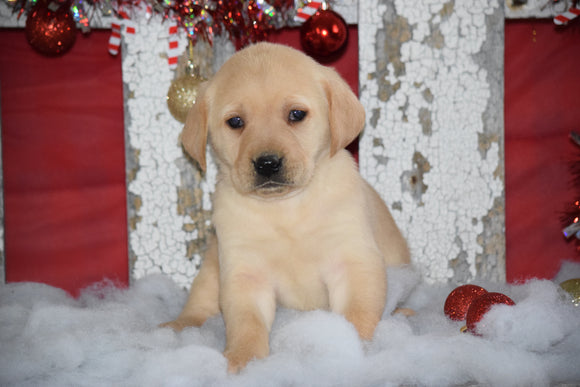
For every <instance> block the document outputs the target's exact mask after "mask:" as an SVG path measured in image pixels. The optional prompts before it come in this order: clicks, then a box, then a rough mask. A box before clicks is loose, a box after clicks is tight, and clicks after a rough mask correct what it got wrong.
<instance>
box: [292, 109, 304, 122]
mask: <svg viewBox="0 0 580 387" xmlns="http://www.w3.org/2000/svg"><path fill="white" fill-rule="evenodd" d="M306 114H307V113H306V112H305V111H304V110H290V113H289V114H288V121H290V122H300V121H302V120H303V119H304V118H306Z"/></svg>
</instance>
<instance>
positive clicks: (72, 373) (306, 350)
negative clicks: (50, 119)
mask: <svg viewBox="0 0 580 387" xmlns="http://www.w3.org/2000/svg"><path fill="white" fill-rule="evenodd" d="M564 269H565V270H566V273H564V274H566V275H567V276H568V277H566V276H565V275H564V274H563V273H562V272H561V273H560V275H559V277H557V278H558V280H555V281H546V280H534V281H530V282H528V283H526V284H522V285H506V284H493V283H487V284H480V285H482V286H484V287H486V289H488V290H489V291H500V292H502V293H504V294H506V295H508V296H509V297H511V298H512V299H513V300H514V301H515V302H516V305H515V306H511V307H510V306H505V305H499V306H496V307H493V308H492V309H491V310H490V311H489V312H488V313H487V314H486V315H485V316H484V319H483V320H482V324H483V325H482V336H473V335H471V334H469V333H461V332H460V328H461V326H462V325H463V324H464V323H462V322H454V321H450V320H449V319H447V317H445V315H444V313H443V305H444V303H445V299H446V297H447V295H448V294H449V292H450V291H451V290H452V289H453V286H450V285H431V284H427V283H424V282H422V281H420V279H419V277H418V275H417V273H416V272H414V271H413V270H412V269H410V268H404V269H398V270H392V271H391V272H390V273H389V277H388V279H389V297H388V300H387V306H386V311H385V313H384V315H383V318H382V321H381V322H380V323H379V325H378V327H377V330H376V332H375V337H374V339H373V340H372V341H370V342H364V341H361V340H360V339H359V337H358V334H357V332H356V330H355V329H354V327H353V326H352V325H351V324H350V323H349V322H348V321H347V320H346V319H345V318H344V317H343V316H339V315H336V314H333V313H331V312H328V311H311V312H300V311H295V310H287V309H279V310H278V311H277V314H276V319H275V322H274V324H273V327H272V332H271V335H270V343H271V351H270V356H268V357H267V358H265V359H260V360H254V361H252V362H250V363H249V364H248V366H247V367H246V368H245V369H244V370H243V371H242V372H241V373H240V374H238V375H230V374H228V373H227V370H226V369H227V362H226V359H225V358H224V357H223V355H222V351H223V349H224V347H225V326H224V322H223V319H222V318H221V316H215V317H213V318H210V319H209V320H208V321H207V322H206V323H205V324H204V325H203V326H202V327H199V328H197V327H196V328H187V329H185V330H184V331H182V332H180V333H175V332H173V331H172V330H170V329H162V328H158V324H160V323H162V322H164V321H168V320H172V319H174V318H175V317H176V316H177V315H178V314H179V312H180V310H181V307H182V306H183V304H184V303H185V300H186V297H187V293H186V292H185V291H184V290H183V289H182V288H180V287H179V286H178V285H177V284H176V283H175V282H174V281H172V280H170V279H169V278H167V277H165V276H162V275H153V276H149V277H146V278H143V279H140V280H138V281H136V282H135V283H134V284H132V286H131V287H130V288H128V289H123V288H118V287H115V286H114V284H112V283H110V282H104V283H100V284H96V285H94V286H91V287H89V288H87V289H85V290H84V291H83V292H82V294H81V296H80V297H79V298H78V299H74V298H72V297H70V296H68V295H67V294H66V293H65V292H64V291H62V290H59V289H56V288H53V287H50V286H47V285H41V284H34V283H19V284H8V285H1V286H0V385H2V386H4V385H7V386H8V385H9V386H38V385H42V386H65V385H74V386H109V385H119V386H219V387H228V386H232V387H233V386H235V387H239V386H241V387H244V386H248V387H249V386H252V387H254V386H398V385H422V386H435V385H436V386H443V385H472V384H479V385H493V386H545V385H550V384H555V383H578V382H580V308H576V307H574V306H573V305H572V304H571V303H569V302H565V300H564V299H563V298H562V297H561V290H560V288H559V286H558V284H559V282H561V281H563V280H564V279H569V278H574V277H569V276H570V273H572V274H573V273H577V276H578V277H580V264H573V263H567V264H565V265H564V266H563V270H564ZM397 306H400V307H410V308H413V309H414V310H415V312H416V314H415V315H414V316H412V317H405V316H403V315H400V314H394V315H393V314H391V312H392V311H393V310H394V309H395V307H397Z"/></svg>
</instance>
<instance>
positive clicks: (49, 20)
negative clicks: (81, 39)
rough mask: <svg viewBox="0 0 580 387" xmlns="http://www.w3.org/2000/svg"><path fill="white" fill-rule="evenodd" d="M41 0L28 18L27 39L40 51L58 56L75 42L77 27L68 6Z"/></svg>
mask: <svg viewBox="0 0 580 387" xmlns="http://www.w3.org/2000/svg"><path fill="white" fill-rule="evenodd" d="M54 4H55V3H51V4H50V5H49V4H47V3H46V2H45V1H42V0H39V1H38V3H37V4H36V5H35V6H34V7H33V8H32V9H31V10H30V13H29V14H28V18H27V19H26V26H25V31H26V40H28V43H30V45H31V46H32V47H33V48H34V49H35V50H36V51H38V52H40V53H41V54H44V55H47V56H58V55H62V54H64V53H65V52H67V51H68V50H69V49H70V48H71V47H72V46H73V44H74V43H75V40H76V36H77V28H76V26H75V21H74V20H73V17H72V15H71V13H70V10H69V8H68V7H66V6H64V5H63V6H58V5H56V6H55V5H54Z"/></svg>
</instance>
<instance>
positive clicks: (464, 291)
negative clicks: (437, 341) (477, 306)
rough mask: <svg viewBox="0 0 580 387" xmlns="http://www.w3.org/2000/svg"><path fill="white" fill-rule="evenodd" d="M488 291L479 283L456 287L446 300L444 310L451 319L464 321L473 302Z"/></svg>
mask: <svg viewBox="0 0 580 387" xmlns="http://www.w3.org/2000/svg"><path fill="white" fill-rule="evenodd" d="M485 293H487V290H485V289H484V288H482V287H481V286H477V285H462V286H459V287H457V288H455V289H454V290H453V291H452V292H451V293H449V295H448V296H447V299H446V300H445V306H444V307H443V311H444V312H445V315H446V316H447V317H449V318H450V319H451V320H455V321H463V320H465V316H466V315H467V310H468V309H469V305H471V302H472V301H473V300H474V299H475V298H477V297H479V296H481V295H482V294H485Z"/></svg>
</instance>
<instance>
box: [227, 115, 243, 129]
mask: <svg viewBox="0 0 580 387" xmlns="http://www.w3.org/2000/svg"><path fill="white" fill-rule="evenodd" d="M226 123H227V124H228V126H229V127H230V128H232V129H241V128H243V127H244V120H242V118H241V117H232V118H230V119H229V120H227V121H226Z"/></svg>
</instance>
